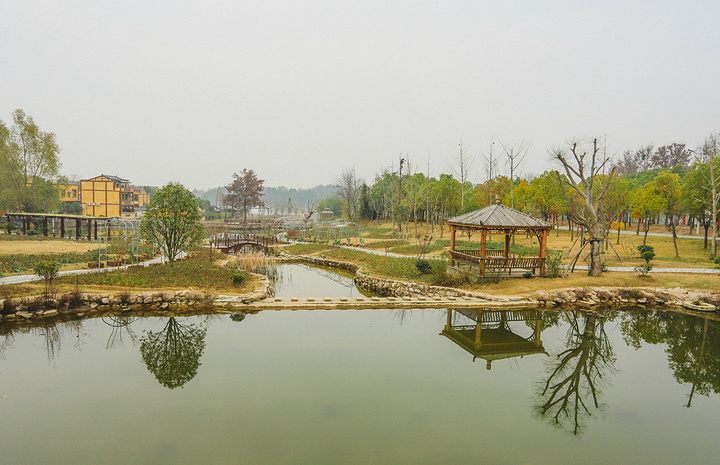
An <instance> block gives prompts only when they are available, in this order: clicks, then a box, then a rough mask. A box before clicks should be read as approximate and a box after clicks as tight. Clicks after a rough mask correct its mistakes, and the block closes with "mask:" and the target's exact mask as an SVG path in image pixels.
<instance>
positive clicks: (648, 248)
mask: <svg viewBox="0 0 720 465" xmlns="http://www.w3.org/2000/svg"><path fill="white" fill-rule="evenodd" d="M636 248H637V251H638V252H640V256H642V254H643V252H652V253H653V256H654V254H655V247H653V246H651V245H647V244H641V245H639V246H637V247H636Z"/></svg>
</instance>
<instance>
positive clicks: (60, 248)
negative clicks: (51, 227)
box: [0, 239, 98, 255]
mask: <svg viewBox="0 0 720 465" xmlns="http://www.w3.org/2000/svg"><path fill="white" fill-rule="evenodd" d="M97 247H98V246H97V244H96V243H93V242H76V241H68V240H61V239H57V240H46V241H38V240H14V241H0V255H10V254H41V253H64V252H86V251H88V250H93V249H97Z"/></svg>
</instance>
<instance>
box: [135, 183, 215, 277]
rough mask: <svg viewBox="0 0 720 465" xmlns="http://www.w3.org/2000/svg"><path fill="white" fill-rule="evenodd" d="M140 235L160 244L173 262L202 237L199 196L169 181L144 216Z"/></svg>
mask: <svg viewBox="0 0 720 465" xmlns="http://www.w3.org/2000/svg"><path fill="white" fill-rule="evenodd" d="M140 234H141V235H142V237H143V238H144V239H145V240H148V241H151V242H153V243H156V244H158V246H159V247H160V250H161V251H162V253H163V255H165V256H166V257H167V259H168V260H170V263H171V264H172V263H174V262H175V259H176V258H178V256H179V255H180V252H181V251H182V250H187V249H191V248H193V247H195V246H196V245H197V244H199V243H200V241H201V240H202V236H203V227H202V225H201V224H200V206H199V205H198V201H197V197H195V196H194V195H193V193H192V192H190V191H189V190H187V189H186V188H185V187H183V186H182V185H180V184H173V183H170V184H168V185H167V186H165V187H163V188H161V189H159V190H158V191H157V192H156V193H155V195H153V197H152V199H151V200H150V205H148V207H147V210H146V211H145V214H144V215H143V217H142V220H141V222H140Z"/></svg>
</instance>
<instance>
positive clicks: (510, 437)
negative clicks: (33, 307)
mask: <svg viewBox="0 0 720 465" xmlns="http://www.w3.org/2000/svg"><path fill="white" fill-rule="evenodd" d="M298 270H300V271H298ZM305 272H311V273H312V271H311V270H308V269H306V268H303V267H297V268H293V269H292V270H291V271H289V272H288V271H286V272H285V273H284V277H285V279H286V281H285V283H284V284H283V285H282V287H283V289H282V290H281V291H282V292H288V293H292V294H293V295H299V294H297V293H298V292H300V289H295V287H296V286H301V287H306V286H307V284H306V280H305V278H301V277H300V276H303V275H304V274H305ZM288 273H291V274H292V279H291V280H290V281H287V276H288ZM311 279H314V278H311ZM330 283H333V284H330ZM325 284H326V285H327V286H328V287H332V286H336V285H337V286H341V287H344V286H343V285H342V284H339V283H337V282H336V281H332V280H329V281H328V282H326V283H325ZM345 289H346V292H357V290H348V289H347V288H346V287H345ZM279 291H280V289H279ZM336 291H338V292H339V291H340V290H339V288H338V289H336ZM314 292H318V290H315V291H314ZM333 292H334V291H333ZM316 295H317V294H316ZM719 391H720V323H718V322H717V321H712V320H708V319H701V318H696V317H691V316H687V315H681V314H676V313H668V312H656V311H647V310H629V311H624V312H607V313H603V314H597V313H590V314H588V313H585V312H581V311H579V310H576V311H566V312H563V313H555V312H541V311H538V310H526V311H522V312H520V311H518V312H509V311H506V312H490V311H487V310H482V309H476V310H463V311H459V310H447V309H434V310H392V309H387V310H329V311H326V310H315V311H290V310H288V311H265V312H261V313H258V314H254V315H247V316H245V317H244V318H243V317H241V316H230V315H204V316H191V317H175V318H170V317H155V318H134V317H110V316H105V317H103V318H93V319H85V320H74V321H67V322H56V323H47V324H44V325H37V326H34V327H24V328H23V327H17V326H8V325H4V326H0V411H1V412H2V422H1V423H0V451H1V454H2V463H8V464H45V463H47V464H50V463H52V464H66V463H67V464H70V463H72V464H78V463H79V464H128V463H134V464H140V463H151V464H198V463H212V464H225V463H227V464H284V463H293V464H337V463H343V464H377V463H393V464H395V463H408V464H410V463H412V464H417V463H428V464H437V463H463V462H466V463H492V464H559V463H562V464H577V463H587V464H594V463H597V464H607V463H632V464H676V463H682V464H684V463H715V460H716V458H713V457H715V456H716V455H717V444H716V441H717V434H718V427H720V396H718V392H719Z"/></svg>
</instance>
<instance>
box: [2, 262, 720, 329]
mask: <svg viewBox="0 0 720 465" xmlns="http://www.w3.org/2000/svg"><path fill="white" fill-rule="evenodd" d="M278 260H279V261H281V262H283V263H304V264H308V265H313V266H319V267H324V268H333V269H340V270H345V271H348V272H350V273H354V281H355V284H356V285H357V286H358V287H359V288H362V289H365V290H367V291H370V292H372V293H374V294H377V295H380V296H384V297H386V299H378V298H373V300H364V299H356V300H358V302H355V304H354V305H351V304H350V303H348V302H347V299H339V300H337V301H335V300H331V299H325V300H326V301H328V302H325V305H324V306H323V305H321V301H320V300H316V301H313V299H304V301H299V300H298V299H271V298H272V297H274V293H273V287H272V283H271V282H270V280H269V279H268V278H267V277H266V276H262V275H257V276H259V282H258V285H257V286H256V287H255V289H253V291H251V292H249V293H247V294H243V295H213V294H208V293H203V292H197V291H193V290H180V291H157V292H141V293H137V294H129V293H118V292H115V293H107V294H102V293H101V294H94V293H84V292H74V293H72V292H71V293H63V294H58V295H56V296H54V298H52V299H47V300H46V299H45V298H44V297H43V296H31V297H24V298H12V299H4V300H0V323H1V322H4V321H22V320H31V319H38V318H50V317H58V316H62V315H68V316H72V317H77V318H81V317H86V316H88V317H89V316H95V315H101V314H103V313H105V312H121V313H124V312H150V313H154V314H161V315H162V314H166V313H172V314H195V313H199V312H202V311H207V310H208V309H213V310H214V311H218V312H221V311H230V312H233V313H238V312H242V313H255V312H258V311H260V310H262V309H271V308H272V309H280V308H297V307H302V308H328V305H337V306H340V307H343V306H345V307H352V308H362V307H365V306H374V307H379V306H389V307H413V306H422V307H429V306H437V305H440V306H453V305H455V304H459V303H460V302H462V305H463V306H477V307H485V306H487V307H500V308H507V307H512V308H518V307H547V308H557V309H558V310H561V309H562V308H561V307H563V306H565V305H574V306H577V307H581V308H583V307H584V308H593V307H596V306H603V307H607V306H628V305H642V306H662V307H668V310H669V309H670V307H672V308H674V309H676V310H680V311H688V312H689V313H711V314H714V315H715V316H718V317H719V318H720V313H719V312H718V307H720V294H718V293H712V292H706V291H697V290H689V289H682V288H674V289H663V288H651V287H647V288H621V287H617V288H610V287H597V288H568V289H557V290H551V291H544V290H542V291H537V292H535V293H533V294H531V295H530V296H526V297H519V296H495V295H490V294H486V293H482V292H477V291H467V290H463V289H457V288H450V287H442V286H431V285H426V284H419V283H413V282H406V281H398V280H394V279H388V278H380V277H377V276H371V275H369V274H367V273H366V272H365V271H363V270H362V268H361V267H360V266H358V265H356V264H354V263H350V262H342V261H338V260H329V259H325V258H321V257H314V256H306V255H287V254H284V255H281V256H280V257H279V258H278ZM396 299H400V300H396Z"/></svg>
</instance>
